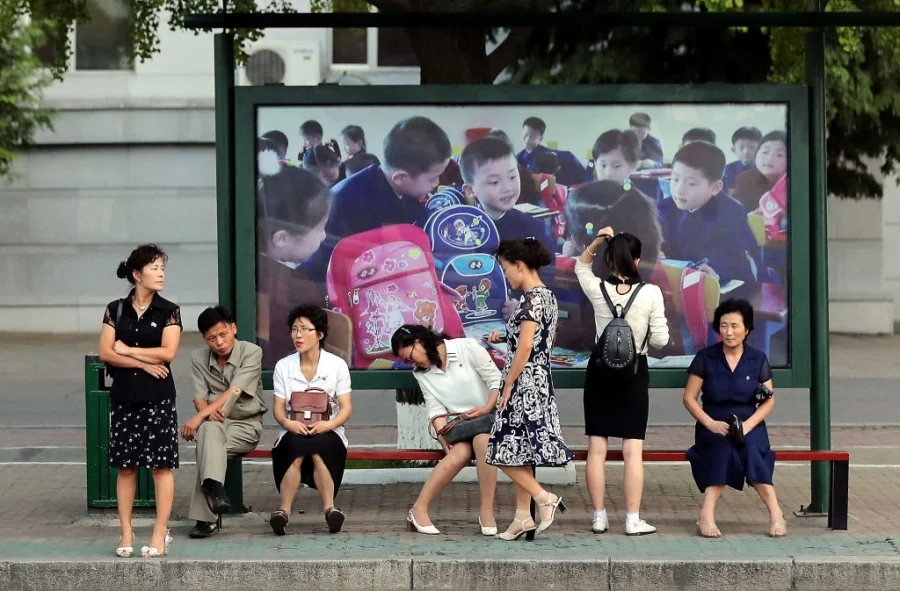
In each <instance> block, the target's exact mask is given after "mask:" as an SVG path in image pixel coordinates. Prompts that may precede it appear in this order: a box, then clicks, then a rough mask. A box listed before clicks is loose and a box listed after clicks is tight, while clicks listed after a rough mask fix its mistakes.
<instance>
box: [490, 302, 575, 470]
mask: <svg viewBox="0 0 900 591" xmlns="http://www.w3.org/2000/svg"><path fill="white" fill-rule="evenodd" d="M558 317H559V309H558V308H557V304H556V296H554V295H553V292H552V291H550V290H549V289H547V288H546V287H544V286H539V287H535V288H533V289H531V290H530V291H528V292H527V293H525V295H523V296H522V298H521V299H520V300H519V304H518V306H516V309H515V311H514V312H513V313H512V316H510V317H509V320H507V321H506V349H507V353H506V366H505V367H504V368H503V381H504V385H505V382H506V377H507V375H508V374H509V368H510V367H511V366H512V362H513V358H514V357H515V354H516V349H517V348H518V346H519V334H520V331H521V327H522V322H523V321H526V320H530V321H532V322H536V323H537V328H536V329H535V332H534V343H533V345H532V348H531V355H530V357H529V359H528V362H527V363H526V364H525V369H523V370H522V373H521V374H519V378H518V379H517V380H516V383H515V384H514V385H513V388H512V393H511V395H510V397H509V402H508V403H507V405H506V407H505V408H503V409H498V410H497V417H496V420H495V421H494V428H493V430H492V431H491V438H490V441H489V442H488V448H487V463H488V464H493V465H495V466H564V465H566V464H568V463H569V462H570V461H572V457H573V456H572V452H571V451H570V450H569V448H568V447H567V446H566V442H565V441H564V440H563V437H562V428H561V427H560V424H559V410H558V409H557V407H556V398H555V396H554V394H553V379H552V378H551V376H550V350H551V349H552V348H553V342H554V339H555V338H556V323H557V319H558ZM502 391H503V388H502V387H501V392H502Z"/></svg>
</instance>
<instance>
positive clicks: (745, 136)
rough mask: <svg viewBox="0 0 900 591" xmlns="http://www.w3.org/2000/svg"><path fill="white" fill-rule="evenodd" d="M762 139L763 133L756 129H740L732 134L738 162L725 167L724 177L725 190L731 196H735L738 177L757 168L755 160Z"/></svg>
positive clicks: (733, 149)
mask: <svg viewBox="0 0 900 591" xmlns="http://www.w3.org/2000/svg"><path fill="white" fill-rule="evenodd" d="M761 139H762V132H760V131H759V130H758V129H757V128H755V127H739V128H738V129H737V130H736V131H735V132H734V133H733V134H731V151H732V153H733V154H734V155H735V156H737V160H735V161H734V162H730V163H729V164H728V166H726V167H725V175H724V176H723V177H722V182H723V183H724V185H725V189H724V190H725V192H726V193H728V194H729V195H734V188H735V185H736V184H737V176H738V175H739V174H741V173H742V172H745V171H747V170H751V169H753V168H755V167H756V166H755V163H754V160H755V158H756V150H757V149H758V148H759V141H760V140H761Z"/></svg>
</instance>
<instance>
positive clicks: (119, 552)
mask: <svg viewBox="0 0 900 591" xmlns="http://www.w3.org/2000/svg"><path fill="white" fill-rule="evenodd" d="M119 543H120V544H121V543H122V537H121V536H119ZM131 543H132V544H134V534H133V533H132V534H131ZM116 556H118V557H119V558H131V557H132V556H134V546H119V547H118V548H116Z"/></svg>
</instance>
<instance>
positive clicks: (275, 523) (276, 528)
mask: <svg viewBox="0 0 900 591" xmlns="http://www.w3.org/2000/svg"><path fill="white" fill-rule="evenodd" d="M287 524H288V514H287V512H286V511H283V510H281V509H279V510H278V511H275V512H274V513H272V517H271V518H269V525H271V526H272V531H273V532H275V535H276V536H283V535H284V528H285V526H287Z"/></svg>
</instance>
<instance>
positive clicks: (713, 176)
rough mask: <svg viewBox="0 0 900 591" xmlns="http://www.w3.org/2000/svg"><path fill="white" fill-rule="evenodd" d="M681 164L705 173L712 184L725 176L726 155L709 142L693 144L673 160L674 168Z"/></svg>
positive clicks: (676, 154) (683, 147)
mask: <svg viewBox="0 0 900 591" xmlns="http://www.w3.org/2000/svg"><path fill="white" fill-rule="evenodd" d="M676 162H681V163H682V164H684V165H685V166H687V167H689V168H695V169H697V170H699V171H701V172H702V173H703V176H705V177H706V180H708V181H709V182H711V183H714V182H716V181H721V180H722V175H723V174H725V153H724V152H723V151H722V150H721V149H719V148H718V147H717V146H714V145H713V144H711V143H709V142H692V143H690V144H688V145H686V146H682V148H681V149H680V150H678V151H677V152H675V156H674V157H673V158H672V166H674V165H675V163H676Z"/></svg>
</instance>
